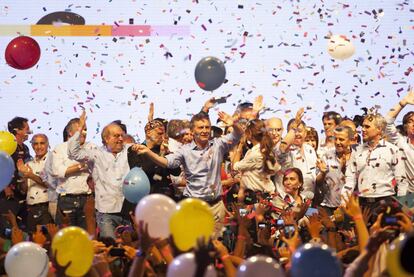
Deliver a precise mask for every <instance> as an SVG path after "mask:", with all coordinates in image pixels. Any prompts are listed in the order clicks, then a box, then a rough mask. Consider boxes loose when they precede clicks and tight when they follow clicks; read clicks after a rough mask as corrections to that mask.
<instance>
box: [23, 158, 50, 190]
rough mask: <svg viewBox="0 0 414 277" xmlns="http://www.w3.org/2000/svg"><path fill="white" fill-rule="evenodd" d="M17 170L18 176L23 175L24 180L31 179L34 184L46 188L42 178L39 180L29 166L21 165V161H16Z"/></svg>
mask: <svg viewBox="0 0 414 277" xmlns="http://www.w3.org/2000/svg"><path fill="white" fill-rule="evenodd" d="M17 169H18V171H19V173H20V174H22V175H23V177H24V178H26V179H31V180H33V182H35V183H36V184H38V185H40V186H42V187H45V188H47V187H48V186H47V184H46V183H45V182H43V180H42V178H40V176H38V175H36V174H34V173H33V169H32V168H31V167H30V165H29V164H28V163H27V164H23V161H22V160H18V161H17Z"/></svg>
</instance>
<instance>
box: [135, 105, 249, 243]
mask: <svg viewBox="0 0 414 277" xmlns="http://www.w3.org/2000/svg"><path fill="white" fill-rule="evenodd" d="M219 118H220V119H221V120H222V121H223V122H224V123H226V124H227V125H229V126H233V132H232V133H230V134H228V135H226V136H223V137H220V138H216V139H213V140H210V134H211V123H210V119H209V117H208V115H207V114H206V113H198V114H196V115H194V116H193V117H192V118H191V122H190V123H191V131H192V133H193V136H194V140H193V142H191V143H189V144H186V145H183V146H182V147H181V148H179V149H178V150H177V151H176V152H174V153H171V154H169V155H167V156H166V157H162V156H159V155H157V154H156V153H154V152H152V151H151V150H150V149H149V148H148V147H147V146H145V145H135V146H134V147H133V148H134V150H135V151H137V153H139V154H143V155H145V156H147V157H148V158H150V159H151V160H153V161H154V162H155V163H157V164H158V165H159V166H162V167H167V168H178V167H179V166H183V168H184V173H185V178H186V181H187V185H186V187H185V190H184V197H192V198H198V199H201V200H204V201H206V202H207V203H208V204H209V205H210V206H211V210H212V212H213V214H214V217H215V221H216V225H215V236H216V237H217V236H219V235H220V233H221V229H222V226H223V219H224V216H225V207H224V204H223V201H222V200H221V194H222V185H221V173H220V172H221V163H222V162H223V156H224V155H225V154H226V153H227V152H228V151H229V150H230V149H231V148H232V147H233V146H234V145H236V144H237V143H238V142H239V140H240V137H241V135H242V129H241V127H240V126H239V124H238V123H237V122H235V121H233V118H232V117H231V116H229V115H228V114H226V113H223V112H219Z"/></svg>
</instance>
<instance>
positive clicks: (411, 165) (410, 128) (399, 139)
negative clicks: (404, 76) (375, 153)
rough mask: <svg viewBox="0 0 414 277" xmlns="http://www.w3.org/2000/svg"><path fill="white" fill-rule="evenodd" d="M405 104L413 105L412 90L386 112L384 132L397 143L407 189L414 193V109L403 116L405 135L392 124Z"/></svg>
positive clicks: (413, 92) (413, 96)
mask: <svg viewBox="0 0 414 277" xmlns="http://www.w3.org/2000/svg"><path fill="white" fill-rule="evenodd" d="M407 104H409V105H414V91H410V92H409V93H408V94H407V95H406V96H405V97H404V98H403V99H402V100H401V101H400V102H398V104H397V105H395V106H394V107H393V108H392V109H391V110H390V111H389V112H388V114H387V116H386V117H385V120H386V121H387V128H386V133H387V135H388V138H389V140H390V142H392V143H393V144H395V145H397V146H398V147H399V148H400V149H401V151H402V152H403V161H404V164H405V170H406V174H407V178H408V191H409V192H411V193H414V111H409V112H408V113H406V114H405V115H404V117H403V129H404V133H405V135H403V134H401V133H400V132H399V131H398V130H397V128H396V127H395V125H394V121H395V118H396V117H397V116H398V114H399V113H400V112H401V110H402V109H403V108H404V107H405V106H406V105H407Z"/></svg>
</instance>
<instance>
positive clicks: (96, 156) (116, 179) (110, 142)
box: [68, 112, 130, 237]
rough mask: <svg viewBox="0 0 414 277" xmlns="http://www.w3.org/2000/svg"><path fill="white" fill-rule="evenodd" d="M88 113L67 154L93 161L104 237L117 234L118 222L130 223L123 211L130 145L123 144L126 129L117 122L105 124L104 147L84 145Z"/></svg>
mask: <svg viewBox="0 0 414 277" xmlns="http://www.w3.org/2000/svg"><path fill="white" fill-rule="evenodd" d="M85 121H86V114H85V112H83V113H82V116H81V117H80V120H79V125H78V129H77V132H76V133H75V134H74V135H73V136H72V137H71V138H70V139H69V141H68V155H69V157H70V158H71V159H74V160H77V161H79V162H85V161H88V162H92V163H93V168H92V177H93V180H94V181H95V208H96V210H97V213H96V221H97V225H98V227H99V229H100V235H101V236H110V237H115V233H114V230H115V228H116V227H117V226H119V225H126V224H130V220H129V219H128V218H126V216H124V215H123V214H121V210H122V207H123V204H124V196H123V194H122V182H123V180H124V177H125V176H126V175H127V174H128V172H129V165H128V156H127V155H128V148H129V146H130V144H129V145H124V135H125V134H124V131H123V130H122V128H121V127H120V126H119V125H118V124H116V123H110V124H108V125H107V126H105V127H104V129H103V130H102V133H101V138H102V144H103V146H102V147H96V146H95V147H93V148H84V147H81V143H80V142H81V134H82V133H83V132H84V129H85Z"/></svg>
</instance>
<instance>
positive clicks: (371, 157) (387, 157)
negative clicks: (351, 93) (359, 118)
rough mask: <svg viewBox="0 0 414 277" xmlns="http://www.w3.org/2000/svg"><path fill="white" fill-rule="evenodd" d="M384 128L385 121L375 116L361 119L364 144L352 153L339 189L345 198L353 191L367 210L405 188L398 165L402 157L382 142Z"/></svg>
mask: <svg viewBox="0 0 414 277" xmlns="http://www.w3.org/2000/svg"><path fill="white" fill-rule="evenodd" d="M385 127H386V122H385V119H384V118H383V117H382V116H381V115H379V114H369V115H367V116H366V117H365V118H364V121H363V123H362V138H363V140H364V144H362V145H360V146H358V147H357V148H356V149H355V151H352V154H351V158H350V160H349V164H348V167H347V169H346V183H345V185H344V187H343V189H342V194H345V193H346V191H349V192H353V190H354V189H355V188H357V190H358V192H359V193H360V194H359V196H360V198H361V204H362V205H364V206H369V207H371V209H374V208H375V207H376V206H378V204H379V201H380V200H384V201H387V200H390V197H391V196H393V195H395V193H396V190H397V191H398V195H405V194H406V192H407V187H408V182H407V178H406V177H405V168H404V164H403V163H402V162H401V161H402V159H401V157H402V153H401V151H400V150H399V149H398V147H397V146H395V145H393V144H391V143H389V142H387V141H385V140H384V138H383V136H384V131H385ZM393 180H395V181H396V187H394V186H393Z"/></svg>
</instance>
